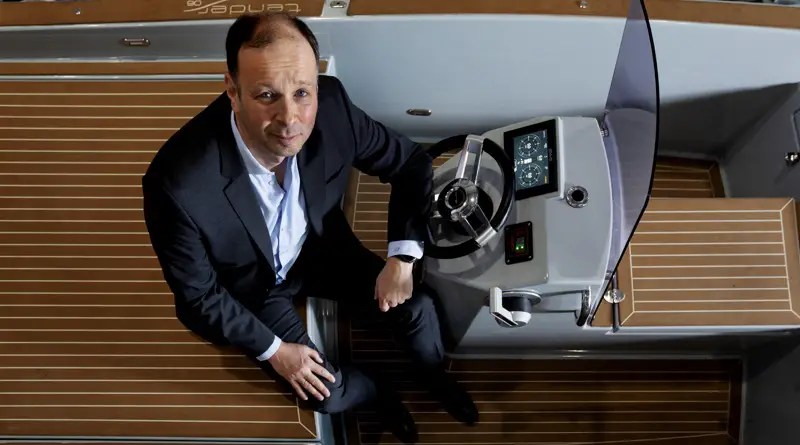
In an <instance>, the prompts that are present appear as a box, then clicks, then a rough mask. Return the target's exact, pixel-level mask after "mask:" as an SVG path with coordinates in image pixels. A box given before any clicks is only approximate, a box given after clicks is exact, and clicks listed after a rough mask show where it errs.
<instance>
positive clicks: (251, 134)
mask: <svg viewBox="0 0 800 445" xmlns="http://www.w3.org/2000/svg"><path fill="white" fill-rule="evenodd" d="M317 70H318V68H317V61H316V58H315V57H314V51H313V50H312V49H311V46H310V45H309V44H308V42H306V41H305V39H303V38H302V37H301V36H299V35H297V36H296V37H295V38H282V39H279V40H277V41H275V42H273V43H271V44H269V45H267V46H266V47H264V48H247V47H245V48H242V49H240V50H239V73H238V76H237V77H238V79H237V80H238V82H234V81H233V80H232V79H231V78H230V76H229V75H226V76H225V81H226V84H227V91H228V96H229V97H230V98H231V104H232V107H233V110H234V112H235V113H236V120H237V124H238V126H239V130H240V132H241V134H242V138H243V139H244V141H245V143H246V144H247V146H248V147H250V149H251V150H253V151H255V152H256V153H263V154H272V155H274V156H280V157H285V156H293V155H295V154H297V153H298V152H299V151H300V149H301V148H302V147H303V144H304V143H305V142H306V140H308V137H309V136H310V135H311V130H312V129H313V128H314V121H315V119H316V115H317V74H318V71H317ZM237 84H238V88H237Z"/></svg>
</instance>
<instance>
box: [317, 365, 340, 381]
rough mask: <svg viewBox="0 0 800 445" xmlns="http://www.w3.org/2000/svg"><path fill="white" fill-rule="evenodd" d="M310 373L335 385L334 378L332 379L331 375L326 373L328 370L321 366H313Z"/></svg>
mask: <svg viewBox="0 0 800 445" xmlns="http://www.w3.org/2000/svg"><path fill="white" fill-rule="evenodd" d="M311 371H312V372H314V373H315V374H317V375H318V376H320V377H322V378H324V379H325V380H327V381H329V382H331V383H336V377H334V376H333V374H331V373H330V372H328V370H327V369H325V367H323V366H321V365H315V366H314V367H313V368H312V369H311Z"/></svg>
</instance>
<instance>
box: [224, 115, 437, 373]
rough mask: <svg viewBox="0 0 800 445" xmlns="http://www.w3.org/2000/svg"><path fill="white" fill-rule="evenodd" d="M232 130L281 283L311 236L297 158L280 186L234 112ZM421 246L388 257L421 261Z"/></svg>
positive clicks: (401, 246) (408, 244)
mask: <svg viewBox="0 0 800 445" xmlns="http://www.w3.org/2000/svg"><path fill="white" fill-rule="evenodd" d="M231 129H232V130H233V137H234V139H235V140H236V147H237V148H238V149H239V153H240V154H241V155H242V159H243V160H244V165H245V167H246V168H247V172H248V174H249V177H250V182H251V183H252V185H253V190H254V191H255V192H256V197H257V199H258V205H259V207H260V208H261V214H262V215H263V216H264V220H265V222H266V224H267V231H269V235H270V242H271V243H272V254H273V256H274V262H275V281H276V284H280V283H281V282H282V281H283V280H285V279H286V275H287V274H288V273H289V269H291V267H292V265H293V264H294V262H295V261H296V260H297V257H298V255H299V254H300V249H302V247H303V243H304V242H305V240H306V237H307V236H308V218H307V216H306V201H305V197H304V195H303V190H302V188H301V187H300V173H299V171H298V168H297V158H296V157H295V156H291V157H288V158H286V163H287V164H286V172H285V174H284V178H283V186H282V187H281V184H279V183H278V181H277V178H276V177H275V173H273V172H271V171H269V170H267V169H266V168H264V166H263V165H261V164H260V163H259V162H258V160H256V158H255V157H254V156H253V153H252V152H251V151H250V149H249V148H247V145H245V143H244V140H243V139H242V135H241V133H239V128H238V127H237V126H236V117H235V115H234V113H233V111H231ZM422 253H423V248H422V243H419V242H416V241H411V240H401V241H392V242H391V243H389V252H388V256H390V257H391V256H395V255H410V256H413V257H414V258H422ZM281 343H282V341H281V339H280V338H278V336H277V335H276V336H275V341H273V342H272V345H270V347H269V348H268V349H267V350H266V351H264V353H263V354H261V355H259V356H258V357H256V358H257V359H258V360H261V361H263V360H268V359H269V358H270V357H272V355H273V354H275V352H276V351H277V350H278V348H279V347H280V345H281Z"/></svg>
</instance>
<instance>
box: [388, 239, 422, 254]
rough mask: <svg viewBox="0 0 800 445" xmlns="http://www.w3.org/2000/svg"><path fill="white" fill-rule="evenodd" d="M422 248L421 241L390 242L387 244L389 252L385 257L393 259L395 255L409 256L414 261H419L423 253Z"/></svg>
mask: <svg viewBox="0 0 800 445" xmlns="http://www.w3.org/2000/svg"><path fill="white" fill-rule="evenodd" d="M422 246H423V243H422V242H421V241H411V240H402V241H392V242H390V243H389V252H388V254H387V255H386V256H387V257H393V256H397V255H409V256H413V257H414V258H416V259H420V258H422V254H423V253H424V251H425V250H424V249H423V247H422Z"/></svg>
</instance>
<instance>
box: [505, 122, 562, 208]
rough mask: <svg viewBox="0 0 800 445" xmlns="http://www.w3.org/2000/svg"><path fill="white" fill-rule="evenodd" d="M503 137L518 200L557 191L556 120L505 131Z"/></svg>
mask: <svg viewBox="0 0 800 445" xmlns="http://www.w3.org/2000/svg"><path fill="white" fill-rule="evenodd" d="M504 139H505V141H504V143H505V150H506V153H508V155H509V157H510V158H511V159H513V161H514V177H515V181H514V185H515V197H516V199H517V200H520V199H525V198H530V197H532V196H539V195H543V194H546V193H550V192H554V191H557V190H558V163H557V161H558V159H556V158H557V153H558V150H557V149H556V148H557V146H556V143H557V141H556V121H555V120H549V121H545V122H540V123H537V124H533V125H528V126H525V127H522V128H517V129H514V130H511V131H508V132H506V133H505V135H504Z"/></svg>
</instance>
